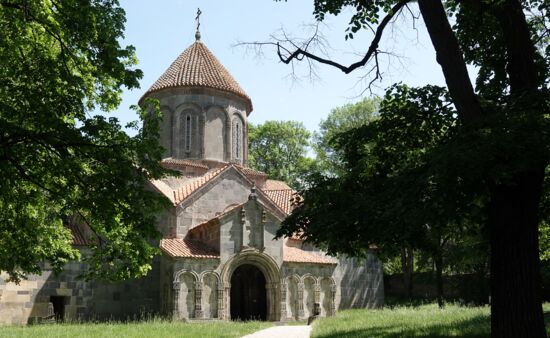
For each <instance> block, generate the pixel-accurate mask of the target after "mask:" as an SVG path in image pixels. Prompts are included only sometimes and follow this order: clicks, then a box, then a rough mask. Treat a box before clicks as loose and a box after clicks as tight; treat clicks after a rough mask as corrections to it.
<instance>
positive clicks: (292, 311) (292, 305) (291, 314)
mask: <svg viewBox="0 0 550 338" xmlns="http://www.w3.org/2000/svg"><path fill="white" fill-rule="evenodd" d="M286 281H287V282H286V285H287V289H288V291H287V293H286V299H285V301H286V304H287V305H288V308H287V318H289V319H299V318H300V308H301V307H302V306H300V303H301V302H302V300H301V294H302V291H300V285H303V284H302V279H301V278H300V276H298V275H297V274H293V275H290V276H287V277H286Z"/></svg>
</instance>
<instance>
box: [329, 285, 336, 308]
mask: <svg viewBox="0 0 550 338" xmlns="http://www.w3.org/2000/svg"><path fill="white" fill-rule="evenodd" d="M335 300H336V285H334V284H333V285H332V286H331V287H330V316H334V315H336V301H335Z"/></svg>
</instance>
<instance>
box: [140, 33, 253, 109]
mask: <svg viewBox="0 0 550 338" xmlns="http://www.w3.org/2000/svg"><path fill="white" fill-rule="evenodd" d="M174 87H206V88H213V89H218V90H222V91H225V92H229V93H233V94H235V95H237V96H240V97H241V98H243V99H244V100H245V101H246V102H247V103H248V106H249V110H250V111H252V101H251V100H250V97H249V96H248V95H247V94H246V93H245V92H244V90H243V89H242V88H241V87H240V86H239V84H238V83H237V81H235V79H234V78H233V76H231V74H230V73H229V72H228V71H227V69H225V67H224V66H223V65H222V64H221V63H220V61H218V59H217V58H216V57H215V56H214V54H212V52H211V51H210V50H209V49H208V48H206V46H205V45H204V44H203V43H202V42H200V41H197V42H195V43H193V44H192V45H191V46H189V47H188V48H187V49H186V50H185V51H184V52H183V53H181V54H180V56H178V58H177V59H176V60H175V61H174V62H173V63H172V64H171V65H170V67H168V69H167V70H166V71H165V72H164V74H162V75H161V76H160V78H159V79H158V80H157V81H156V82H155V83H154V84H153V85H152V86H151V88H149V90H148V91H147V92H145V94H143V96H142V99H143V98H144V97H146V96H147V95H148V94H150V93H152V92H155V91H158V90H161V89H165V88H174ZM140 101H141V100H140Z"/></svg>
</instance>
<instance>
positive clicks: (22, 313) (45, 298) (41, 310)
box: [0, 262, 93, 324]
mask: <svg viewBox="0 0 550 338" xmlns="http://www.w3.org/2000/svg"><path fill="white" fill-rule="evenodd" d="M84 268H85V266H84V265H82V264H81V263H79V262H71V263H69V264H67V266H66V267H65V269H64V271H63V272H62V273H60V274H59V275H55V274H54V273H53V272H52V271H51V268H50V266H49V265H48V264H43V273H42V274H41V275H29V276H28V279H27V280H23V281H21V283H20V284H18V285H17V284H15V283H11V282H10V283H8V282H6V279H7V277H8V276H7V275H6V274H5V273H1V274H0V324H27V323H31V322H36V321H41V320H42V319H44V318H46V317H48V316H50V317H51V315H53V313H54V309H53V304H52V300H53V298H52V297H64V298H59V300H61V301H62V302H63V308H64V319H65V320H78V319H84V318H88V317H89V315H90V313H91V308H92V306H91V304H92V302H91V300H92V286H93V283H91V282H86V281H83V280H81V279H79V278H78V275H79V274H80V273H81V271H82V270H83V269H84Z"/></svg>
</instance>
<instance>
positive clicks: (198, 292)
mask: <svg viewBox="0 0 550 338" xmlns="http://www.w3.org/2000/svg"><path fill="white" fill-rule="evenodd" d="M202 317H203V314H202V283H200V282H197V283H195V318H199V319H200V318H202Z"/></svg>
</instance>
